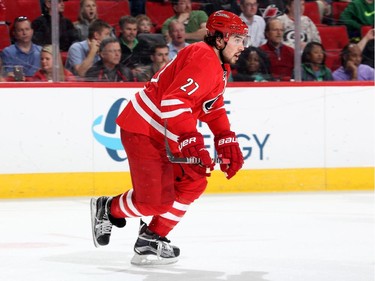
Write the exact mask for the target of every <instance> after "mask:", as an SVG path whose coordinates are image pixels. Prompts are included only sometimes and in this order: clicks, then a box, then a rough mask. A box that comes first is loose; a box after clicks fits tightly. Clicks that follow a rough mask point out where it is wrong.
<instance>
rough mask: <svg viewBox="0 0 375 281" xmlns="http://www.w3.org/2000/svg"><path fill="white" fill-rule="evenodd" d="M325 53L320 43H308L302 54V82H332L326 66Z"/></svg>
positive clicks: (329, 71)
mask: <svg viewBox="0 0 375 281" xmlns="http://www.w3.org/2000/svg"><path fill="white" fill-rule="evenodd" d="M325 61H326V51H325V49H324V47H323V45H322V44H321V43H318V42H309V43H307V45H306V46H305V49H304V50H303V53H302V60H301V62H302V64H301V80H302V81H332V80H333V78H332V73H331V70H330V69H329V68H328V67H327V66H326V64H325Z"/></svg>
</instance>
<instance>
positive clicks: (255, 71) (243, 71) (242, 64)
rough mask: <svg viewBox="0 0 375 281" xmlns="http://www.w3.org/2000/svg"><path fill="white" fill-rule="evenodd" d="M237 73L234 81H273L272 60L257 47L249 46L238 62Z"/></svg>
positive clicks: (234, 75)
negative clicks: (271, 72)
mask: <svg viewBox="0 0 375 281" xmlns="http://www.w3.org/2000/svg"><path fill="white" fill-rule="evenodd" d="M236 66H237V67H236V70H237V73H236V74H233V80H234V81H252V82H264V81H272V80H273V78H272V75H271V74H270V62H269V59H268V57H267V54H266V53H265V52H263V51H262V50H261V49H259V48H257V47H253V46H251V47H249V48H246V49H245V51H243V52H242V53H241V55H240V57H239V59H238V62H237V64H236Z"/></svg>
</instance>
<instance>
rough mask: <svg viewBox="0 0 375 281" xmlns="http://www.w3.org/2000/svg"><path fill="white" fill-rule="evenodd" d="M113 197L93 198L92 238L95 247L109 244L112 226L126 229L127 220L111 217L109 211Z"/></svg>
mask: <svg viewBox="0 0 375 281" xmlns="http://www.w3.org/2000/svg"><path fill="white" fill-rule="evenodd" d="M111 201H112V198H111V197H105V196H103V197H99V198H98V199H96V198H91V202H90V203H91V204H90V205H91V227H92V238H93V240H94V245H95V247H99V246H105V245H108V244H109V238H110V236H111V230H112V225H115V226H117V227H124V226H125V224H126V220H125V219H117V218H114V217H112V216H111V214H110V212H109V209H110V206H111Z"/></svg>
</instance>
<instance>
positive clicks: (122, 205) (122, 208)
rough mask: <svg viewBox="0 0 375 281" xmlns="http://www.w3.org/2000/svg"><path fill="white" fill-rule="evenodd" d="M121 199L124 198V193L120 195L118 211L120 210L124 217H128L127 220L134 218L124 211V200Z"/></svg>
mask: <svg viewBox="0 0 375 281" xmlns="http://www.w3.org/2000/svg"><path fill="white" fill-rule="evenodd" d="M123 197H124V193H123V194H121V196H120V200H119V203H120V209H121V211H122V212H123V213H124V214H125V216H126V217H128V218H132V217H134V216H132V215H130V214H129V213H128V212H127V211H126V209H125V205H124V199H123Z"/></svg>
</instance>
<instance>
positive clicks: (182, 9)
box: [161, 0, 208, 43]
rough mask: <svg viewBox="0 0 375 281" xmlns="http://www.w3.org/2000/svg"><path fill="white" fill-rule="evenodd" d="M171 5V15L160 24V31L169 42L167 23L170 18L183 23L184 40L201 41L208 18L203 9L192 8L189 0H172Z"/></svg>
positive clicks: (189, 41) (190, 41)
mask: <svg viewBox="0 0 375 281" xmlns="http://www.w3.org/2000/svg"><path fill="white" fill-rule="evenodd" d="M171 3H172V7H173V10H174V11H175V15H174V16H173V17H170V18H168V19H167V20H166V21H165V22H164V23H163V26H162V30H161V31H162V33H163V34H164V36H165V38H166V39H167V41H168V42H169V41H170V40H169V39H170V38H169V35H168V25H169V23H170V22H171V21H172V20H177V21H179V22H181V23H183V24H184V25H185V32H186V42H188V43H194V42H198V41H202V40H203V37H204V36H205V35H206V33H207V31H206V22H207V19H208V16H207V14H206V13H205V12H204V11H200V10H192V8H191V0H172V1H171Z"/></svg>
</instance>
